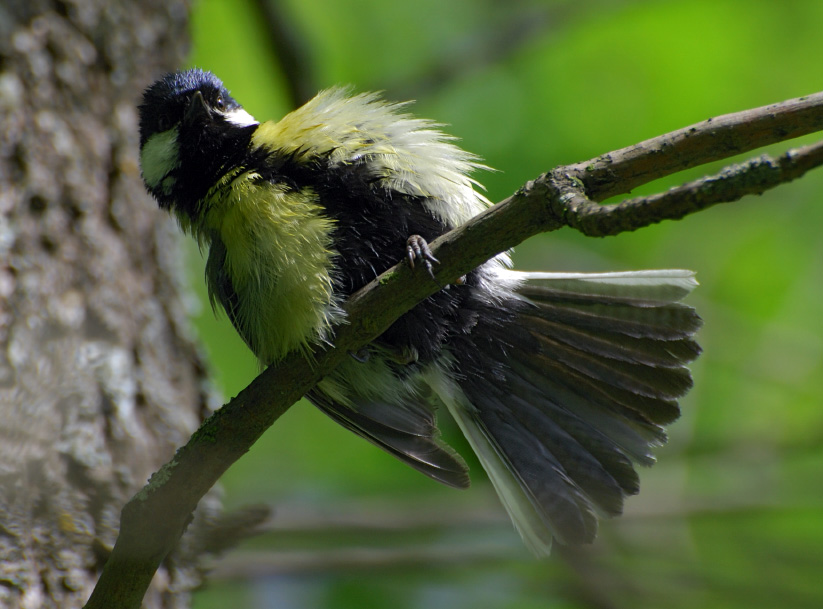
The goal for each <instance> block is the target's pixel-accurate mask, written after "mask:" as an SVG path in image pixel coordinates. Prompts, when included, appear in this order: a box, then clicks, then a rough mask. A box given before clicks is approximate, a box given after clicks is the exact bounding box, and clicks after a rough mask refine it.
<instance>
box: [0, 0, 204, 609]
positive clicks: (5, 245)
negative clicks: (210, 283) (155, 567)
mask: <svg viewBox="0 0 823 609" xmlns="http://www.w3.org/2000/svg"><path fill="white" fill-rule="evenodd" d="M186 13H187V6H186V3H184V2H181V1H175V0H171V1H169V0H156V1H155V0H151V1H148V2H125V1H122V0H82V1H80V0H78V1H76V2H71V1H69V2H45V1H40V2H38V1H36V0H35V1H34V2H32V1H31V0H13V1H12V2H4V3H3V6H2V7H0V417H2V423H0V606H2V607H24V608H34V607H61V608H71V607H80V606H82V605H83V603H84V602H85V601H86V599H88V597H89V594H90V593H91V590H92V587H93V585H94V583H95V582H96V581H97V578H98V575H99V571H100V568H101V567H102V564H103V563H104V562H105V560H106V558H107V557H108V554H109V552H110V551H111V548H112V546H113V544H114V541H115V539H116V536H117V530H118V528H119V520H120V510H121V508H122V506H123V505H124V504H125V503H126V501H127V499H128V498H129V497H130V496H132V495H133V494H134V493H135V492H136V491H137V490H138V489H139V488H140V487H142V486H143V484H144V483H145V482H146V479H147V478H148V477H149V475H150V474H151V473H152V472H153V471H155V470H157V468H158V467H159V466H160V465H161V464H162V463H164V462H165V461H168V459H169V458H171V456H172V455H173V454H174V450H175V448H176V447H177V446H179V445H181V444H183V443H184V442H185V440H186V439H187V438H188V437H189V435H190V434H191V433H192V432H193V431H194V430H195V429H196V428H197V425H198V424H199V422H200V420H201V419H202V417H203V415H204V414H205V413H206V412H207V410H208V406H209V401H210V398H209V396H208V393H207V390H206V389H205V387H206V385H205V376H206V375H205V371H204V367H203V364H202V361H201V359H200V357H199V355H198V353H197V351H196V349H195V347H194V346H193V343H192V342H191V340H190V339H189V335H190V332H189V329H188V326H187V321H186V313H185V308H186V307H185V306H184V301H185V299H184V295H183V294H181V293H180V292H179V289H180V288H179V286H180V285H183V284H182V282H181V281H180V275H181V272H182V271H181V266H180V255H179V252H178V251H177V248H178V239H177V238H176V236H175V235H174V233H173V231H174V228H173V227H170V226H169V224H168V222H167V221H166V220H165V219H163V218H162V216H161V215H160V214H159V213H158V211H157V210H156V209H155V208H154V206H153V205H152V204H151V202H150V201H149V200H148V198H147V196H146V195H145V192H144V189H143V186H142V184H141V181H140V175H139V169H138V160H137V149H138V142H137V139H136V137H137V136H136V133H137V129H136V123H137V115H136V108H135V103H136V101H137V99H136V95H138V94H139V92H140V91H141V90H142V88H143V87H144V86H145V85H146V83H148V82H150V81H151V80H152V79H153V78H154V77H156V76H157V74H159V73H160V72H161V71H164V70H168V69H172V68H174V67H177V66H178V65H180V62H181V58H182V57H183V53H184V51H185V45H186V34H185V31H184V25H185V18H186ZM205 503H206V508H205V512H206V515H207V516H209V518H207V519H206V520H210V519H213V518H214V517H216V513H217V512H216V509H217V503H216V501H215V500H214V499H210V500H208V501H207V502H205ZM201 511H202V509H201ZM195 553H197V552H196V551H195ZM191 558H192V557H190V556H183V555H182V554H180V553H178V554H177V555H176V556H175V557H173V558H170V559H169V560H167V561H166V563H165V564H164V567H163V568H162V569H161V571H160V572H159V575H158V576H157V577H155V579H154V583H153V586H152V588H151V590H150V592H149V594H148V595H147V596H146V599H145V606H146V607H152V608H154V607H156V608H160V607H163V608H168V607H184V606H188V595H187V591H188V590H189V589H190V588H191V587H192V586H193V585H194V584H196V583H197V570H196V566H195V565H194V562H193V561H192V560H191Z"/></svg>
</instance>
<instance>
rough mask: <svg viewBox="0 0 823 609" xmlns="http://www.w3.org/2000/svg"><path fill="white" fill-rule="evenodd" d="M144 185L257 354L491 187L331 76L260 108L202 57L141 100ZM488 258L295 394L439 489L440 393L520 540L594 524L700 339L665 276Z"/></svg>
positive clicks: (444, 455)
mask: <svg viewBox="0 0 823 609" xmlns="http://www.w3.org/2000/svg"><path fill="white" fill-rule="evenodd" d="M140 113H141V121H140V129H141V164H142V168H143V176H144V181H145V182H146V186H147V188H148V190H149V191H150V192H151V193H152V194H153V195H154V196H155V197H156V199H157V200H158V202H159V204H160V206H161V207H163V208H165V209H168V210H170V211H171V212H172V213H173V214H174V215H175V216H176V217H177V219H178V221H179V222H180V224H181V226H182V228H183V229H184V230H185V231H186V232H189V233H191V234H192V235H193V236H194V237H195V238H196V239H197V240H198V241H199V242H200V243H201V245H202V246H204V247H207V248H208V250H209V255H208V261H207V265H206V280H207V284H208V288H209V293H210V295H211V298H212V302H213V304H217V303H219V305H220V306H221V307H222V308H223V309H225V311H226V313H227V314H228V317H229V319H230V320H231V322H232V323H233V324H234V326H235V328H236V329H237V331H238V332H239V333H240V335H241V336H242V337H243V339H244V340H245V341H246V343H247V344H248V345H249V347H250V348H251V349H252V351H254V353H255V354H256V355H257V357H258V358H259V359H260V361H261V363H262V364H263V365H268V364H271V363H274V362H277V361H279V360H280V359H282V358H283V357H284V356H285V355H286V354H287V353H288V352H290V351H293V350H295V349H303V350H306V351H310V349H311V347H312V345H314V344H316V343H318V342H319V341H328V340H333V334H334V326H335V325H336V324H339V323H341V322H343V321H344V314H343V312H342V309H341V308H340V303H341V302H342V301H343V300H344V299H345V298H346V297H347V296H348V295H350V294H351V293H353V292H354V291H356V290H357V289H359V288H360V287H362V286H363V285H365V284H366V283H368V282H369V281H371V280H372V279H374V278H375V277H376V276H377V275H378V274H380V273H381V272H382V271H384V270H386V269H387V268H389V267H390V266H392V265H394V264H395V263H396V262H397V261H398V260H399V259H400V258H401V257H402V256H403V252H404V251H405V243H406V239H407V238H408V237H409V236H410V235H420V236H422V237H423V238H424V239H428V240H431V239H434V238H435V237H437V236H438V235H441V234H443V233H444V232H446V231H448V230H450V229H452V228H454V227H455V226H458V225H459V224H461V223H463V222H465V221H467V220H468V219H469V218H471V217H472V216H474V215H476V214H477V213H478V212H480V211H481V210H483V209H484V208H485V207H487V206H488V205H489V202H488V201H487V200H486V199H485V198H484V197H483V196H482V195H480V194H479V193H478V192H477V191H476V190H475V188H474V187H475V186H476V183H475V182H474V181H473V180H472V179H471V178H470V177H469V174H470V173H471V172H472V171H473V170H475V169H477V168H479V167H482V166H481V165H479V163H478V160H477V158H476V157H474V156H473V155H471V154H469V153H467V152H465V151H463V150H461V149H460V148H458V147H457V146H455V145H454V144H453V143H452V142H451V141H450V138H448V137H447V136H445V135H443V134H442V133H441V132H440V131H439V129H438V125H436V124H434V123H431V122H429V121H425V120H421V119H417V118H413V117H411V116H409V115H407V114H404V106H403V105H400V104H390V103H387V102H384V101H382V100H381V99H379V98H378V97H377V96H375V95H371V94H361V95H354V96H352V95H350V94H349V93H348V92H347V91H345V90H342V89H332V90H329V91H325V92H322V93H320V94H319V95H318V96H317V97H315V98H314V99H313V100H311V101H309V102H308V103H307V104H306V105H304V106H303V107H301V108H299V109H297V110H295V111H294V112H292V113H291V114H289V115H287V116H286V117H284V118H283V119H282V120H280V121H279V122H264V123H258V122H257V121H256V120H255V119H253V118H252V117H251V116H250V115H249V114H248V113H246V112H245V110H243V109H242V107H241V106H240V105H239V104H238V103H237V102H236V101H235V100H234V99H232V98H231V96H230V95H229V93H228V92H227V91H226V89H225V88H224V87H223V85H222V83H221V82H220V81H219V80H218V79H217V78H215V77H214V76H213V75H212V74H210V73H208V72H203V71H200V70H189V71H184V72H177V73H174V74H170V75H167V76H166V77H164V78H163V79H161V80H159V81H158V82H156V83H155V84H154V85H152V86H151V87H149V89H148V90H147V91H146V94H145V96H144V101H143V104H142V105H141V107H140ZM508 266H509V260H508V257H507V255H500V256H497V257H496V258H494V259H492V260H490V261H488V262H486V263H485V264H483V265H481V266H480V267H478V268H477V269H475V270H474V271H472V272H471V273H469V274H468V275H467V276H466V278H465V282H464V283H463V284H461V285H452V286H448V287H447V288H445V289H443V290H441V291H439V292H437V293H436V294H434V295H433V296H431V297H430V298H428V299H427V300H425V301H424V302H422V303H420V304H419V305H418V306H417V307H415V308H414V309H412V310H411V311H410V312H408V313H407V314H405V315H404V316H403V317H401V318H400V319H399V320H398V321H397V322H396V323H395V324H394V325H392V327H391V328H390V329H389V330H388V331H386V332H385V333H384V334H383V335H382V336H381V337H380V338H379V339H377V340H376V341H375V342H374V343H372V344H370V345H369V346H367V347H366V349H364V350H363V352H361V353H358V354H356V356H355V355H353V356H352V357H351V358H349V359H348V360H347V361H345V362H344V363H343V364H342V365H341V366H340V367H339V368H338V369H337V370H336V371H335V372H334V373H333V374H331V375H330V376H328V377H326V378H325V379H323V380H322V381H321V382H320V383H319V384H318V385H317V386H316V387H315V389H313V390H312V391H311V392H310V393H309V395H308V396H307V398H308V399H309V400H310V401H311V402H312V403H314V404H315V405H316V406H317V407H318V408H320V409H321V410H322V411H323V412H325V413H326V414H328V415H329V416H330V417H332V418H333V419H334V420H335V421H337V422H338V423H340V424H341V425H343V426H345V427H347V428H348V429H351V430H352V431H354V432H355V433H357V434H359V435H360V436H362V437H363V438H365V439H367V440H369V441H370V442H373V443H374V444H376V445H377V446H380V447H381V448H383V449H384V450H386V451H387V452H389V453H390V454H392V455H394V456H395V457H398V458H400V459H402V460H403V461H404V462H405V463H407V464H409V465H410V466H412V467H414V468H415V469H417V470H418V471H420V472H422V473H424V474H426V475H427V476H430V477H431V478H433V479H435V480H438V481H439V482H442V483H445V484H448V485H450V486H454V487H465V486H468V483H469V479H468V473H467V468H466V465H465V463H464V462H463V460H462V459H461V458H460V456H459V455H457V453H456V452H455V451H454V450H452V449H451V448H450V447H448V446H447V445H446V444H445V443H444V442H443V441H442V440H441V439H440V437H439V433H438V430H437V426H436V421H435V410H436V408H437V407H438V406H441V405H445V406H446V408H447V409H448V411H449V412H450V413H451V415H452V416H453V417H454V418H455V420H456V421H457V423H458V425H459V426H460V428H461V430H462V431H463V433H464V434H465V436H466V438H467V439H468V441H469V443H470V445H471V447H472V449H473V450H474V451H475V452H476V453H477V455H478V457H479V459H480V462H481V463H482V465H483V467H484V468H485V470H486V472H487V473H488V475H489V477H490V479H491V481H492V483H493V484H494V487H495V489H496V490H497V492H498V494H499V495H500V498H501V500H502V502H503V505H504V506H505V508H506V510H507V511H508V513H509V515H510V516H511V518H512V520H513V522H514V524H515V526H516V528H517V530H518V531H519V532H520V534H521V535H522V536H523V538H524V540H525V541H526V543H527V545H528V546H529V547H530V548H531V549H532V550H533V551H534V552H535V553H536V554H538V555H544V554H548V552H549V549H550V547H551V543H552V539H553V538H556V539H558V540H559V541H561V542H563V543H578V542H588V541H591V540H592V539H593V538H594V535H595V533H596V529H597V520H596V517H597V516H614V515H616V514H619V513H620V512H621V510H622V506H623V498H624V497H625V496H627V495H632V494H635V493H637V492H638V476H637V473H636V472H635V470H634V467H633V463H640V464H650V463H652V462H653V456H652V454H651V449H652V448H653V447H654V446H655V445H659V444H661V443H663V442H664V441H665V439H666V436H665V432H664V429H663V426H664V425H665V424H668V423H670V422H671V421H673V420H674V419H676V418H677V416H678V415H679V410H678V404H677V399H678V398H679V397H681V396H682V395H683V394H684V393H685V392H686V391H688V389H689V388H690V387H691V383H692V381H691V376H690V374H689V371H688V369H687V368H686V367H685V364H686V363H687V362H689V361H691V360H693V359H694V358H695V357H697V355H698V354H699V352H700V348H699V347H698V345H697V344H696V343H695V342H694V339H693V336H694V333H695V332H696V330H697V329H698V328H699V326H700V319H699V317H698V316H697V315H696V313H695V312H694V310H693V309H692V308H690V307H688V306H686V305H683V304H681V303H680V300H681V299H682V298H683V297H684V296H686V295H687V294H688V293H689V291H690V290H691V289H692V288H693V287H694V286H695V285H696V282H695V280H694V277H693V274H692V273H691V272H689V271H681V270H661V271H640V272H627V273H602V274H571V273H519V272H516V271H512V270H509V268H508Z"/></svg>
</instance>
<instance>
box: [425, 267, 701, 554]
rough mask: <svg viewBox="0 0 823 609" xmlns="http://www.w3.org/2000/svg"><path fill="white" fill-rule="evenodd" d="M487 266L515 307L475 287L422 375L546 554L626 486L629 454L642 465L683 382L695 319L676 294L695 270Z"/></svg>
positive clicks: (662, 437) (607, 512)
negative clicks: (471, 303)
mask: <svg viewBox="0 0 823 609" xmlns="http://www.w3.org/2000/svg"><path fill="white" fill-rule="evenodd" d="M498 273H500V274H501V277H502V278H503V279H504V282H508V283H511V284H515V285H516V286H517V287H516V288H515V293H516V296H517V300H515V301H513V302H514V304H515V306H514V309H516V312H514V313H511V315H510V316H509V317H505V316H501V314H500V310H501V308H500V306H499V303H494V302H492V300H493V299H492V298H488V297H484V296H482V295H481V296H479V297H478V298H477V303H476V308H477V309H478V312H479V315H478V322H477V325H476V326H475V327H474V328H472V330H471V333H470V335H469V336H467V337H466V338H465V340H466V341H468V342H469V343H470V345H462V346H461V345H459V344H458V345H456V346H457V347H458V348H455V349H453V350H452V357H453V362H452V363H451V366H450V368H449V369H447V370H446V369H441V370H439V371H437V370H433V371H431V372H430V373H429V374H428V378H427V380H428V382H429V383H430V384H431V385H432V386H433V387H434V388H435V390H436V391H437V392H438V393H439V395H440V397H441V398H442V399H443V401H444V402H445V403H446V405H447V406H448V409H449V411H450V412H451V414H452V415H453V416H454V418H455V419H456V420H457V422H458V424H459V425H460V427H461V429H462V430H463V432H464V434H465V435H466V437H467V439H468V440H469V442H470V444H471V445H472V448H473V449H474V451H475V452H476V453H477V455H478V456H479V458H480V461H481V463H482V464H483V466H484V468H485V469H486V471H487V473H488V474H489V477H490V479H491V481H492V483H493V484H494V486H495V489H496V490H497V492H498V494H499V495H500V497H501V500H502V502H503V504H504V506H505V507H506V509H507V511H508V512H509V515H510V516H511V518H512V520H513V521H514V524H515V526H516V527H517V529H518V531H519V532H520V534H521V535H522V536H523V538H524V540H525V541H526V543H527V545H528V546H529V547H530V548H531V549H532V551H534V552H535V553H536V554H538V555H545V554H548V553H549V550H550V548H551V543H552V538H556V539H558V540H559V541H560V542H561V543H584V542H590V541H591V540H592V539H593V538H594V536H595V534H596V531H597V516H598V515H600V516H614V515H617V514H620V513H621V511H622V508H623V498H624V497H625V496H627V495H632V494H636V493H637V492H638V489H639V486H638V476H637V473H636V472H635V470H634V467H633V462H636V463H640V464H644V465H648V464H651V463H653V461H654V457H653V455H652V453H651V449H652V448H653V447H654V446H656V445H660V444H662V443H664V442H665V441H666V434H665V431H664V429H663V427H662V426H663V425H665V424H667V423H670V422H672V421H673V420H675V419H676V418H677V417H678V416H679V408H678V404H677V399H678V398H679V397H681V396H682V395H683V394H685V393H686V392H687V391H688V390H689V388H690V387H691V385H692V379H691V375H690V373H689V370H688V369H687V368H686V366H685V364H686V363H688V362H689V361H691V360H693V359H694V358H695V357H697V355H698V354H699V353H700V347H699V346H698V345H697V343H696V342H695V341H694V339H693V336H694V333H695V332H696V331H697V329H698V328H699V327H700V325H701V320H700V318H699V317H698V316H697V314H696V313H695V311H694V309H692V308H691V307H689V306H687V305H684V304H681V303H680V302H678V301H679V300H681V299H682V298H683V297H684V296H686V294H688V293H689V292H690V291H691V289H692V288H693V287H694V286H696V285H697V282H696V281H695V279H694V275H693V273H691V272H689V271H682V270H663V271H639V272H628V273H603V274H568V273H516V272H514V271H505V270H504V271H498ZM484 308H485V309H486V310H485V311H484V310H483V309H484ZM510 308H512V307H511V306H507V307H504V309H510ZM461 347H462V348H461Z"/></svg>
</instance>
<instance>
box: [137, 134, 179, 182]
mask: <svg viewBox="0 0 823 609" xmlns="http://www.w3.org/2000/svg"><path fill="white" fill-rule="evenodd" d="M179 165H180V147H179V145H178V144H177V127H175V128H173V129H169V130H168V131H163V132H162V133H155V134H154V135H152V136H151V137H150V138H149V139H148V140H146V143H145V144H143V148H142V149H141V150H140V168H141V169H142V172H143V180H145V182H146V185H148V186H149V187H150V188H157V186H158V185H160V182H161V181H162V180H163V178H165V177H166V176H167V175H168V174H169V173H170V172H171V171H172V170H173V169H175V168H177V167H178V166H179Z"/></svg>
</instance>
